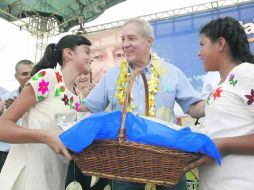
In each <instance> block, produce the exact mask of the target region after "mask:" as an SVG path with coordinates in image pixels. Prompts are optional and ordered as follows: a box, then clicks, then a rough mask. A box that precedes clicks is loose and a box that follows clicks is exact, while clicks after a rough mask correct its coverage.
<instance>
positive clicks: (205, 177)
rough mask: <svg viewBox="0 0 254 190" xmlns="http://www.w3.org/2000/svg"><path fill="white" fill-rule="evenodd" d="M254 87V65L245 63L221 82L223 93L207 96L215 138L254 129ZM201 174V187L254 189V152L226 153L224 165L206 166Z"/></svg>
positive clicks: (210, 131) (205, 189)
mask: <svg viewBox="0 0 254 190" xmlns="http://www.w3.org/2000/svg"><path fill="white" fill-rule="evenodd" d="M232 78H233V79H232ZM230 79H231V80H230ZM233 83H235V84H234V85H233ZM251 90H254V65H253V64H249V63H242V64H240V65H238V66H237V67H235V68H234V69H233V70H232V71H231V72H230V73H229V75H228V77H227V79H226V80H225V81H224V82H223V83H222V84H220V85H219V86H218V88H217V92H219V91H220V92H219V93H218V95H219V96H215V94H216V93H213V94H212V95H211V96H210V97H209V98H208V100H207V105H206V117H205V121H204V125H205V128H206V130H207V132H208V135H209V136H210V137H211V138H219V137H233V136H243V135H248V134H252V133H254V102H253V103H252V101H249V99H248V98H247V96H246V95H251ZM215 92H216V90H215ZM253 96H254V94H253ZM253 98H254V97H253ZM248 101H249V102H248ZM248 103H249V104H248ZM250 143H251V142H250ZM199 175H200V190H219V189H223V190H253V189H254V156H249V155H228V156H225V157H223V159H222V165H221V167H220V166H218V165H216V164H214V165H212V166H203V167H201V168H200V171H199Z"/></svg>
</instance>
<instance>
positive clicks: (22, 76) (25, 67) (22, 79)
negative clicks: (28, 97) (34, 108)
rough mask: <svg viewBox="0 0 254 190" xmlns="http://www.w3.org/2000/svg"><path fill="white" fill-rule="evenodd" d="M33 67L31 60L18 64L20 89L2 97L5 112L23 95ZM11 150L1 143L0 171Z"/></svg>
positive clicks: (20, 121)
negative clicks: (22, 92)
mask: <svg viewBox="0 0 254 190" xmlns="http://www.w3.org/2000/svg"><path fill="white" fill-rule="evenodd" d="M33 67H34V63H33V62H32V61H29V60H21V61H19V62H18V63H17V64H16V66H15V78H16V80H17V81H18V82H19V87H18V88H17V89H15V90H14V91H12V92H9V93H5V94H4V95H3V96H2V97H1V99H2V104H3V102H4V104H5V106H4V108H3V109H4V110H5V109H8V107H9V106H10V105H11V104H12V103H13V101H15V99H16V98H17V96H18V95H19V94H20V93H21V91H22V89H23V88H24V86H25V85H26V83H27V81H28V80H29V79H30V78H31V73H32V71H33ZM0 104H1V102H0ZM0 106H1V105H0ZM0 108H1V107H0ZM4 110H3V111H4ZM21 123H22V119H19V120H18V121H17V124H19V125H21ZM9 150H10V144H7V143H2V142H0V171H1V170H2V167H3V165H4V162H5V160H6V157H7V155H8V152H9Z"/></svg>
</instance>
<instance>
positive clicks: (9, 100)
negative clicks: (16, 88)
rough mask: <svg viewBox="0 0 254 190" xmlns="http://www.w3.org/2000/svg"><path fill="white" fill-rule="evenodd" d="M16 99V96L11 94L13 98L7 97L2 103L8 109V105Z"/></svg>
mask: <svg viewBox="0 0 254 190" xmlns="http://www.w3.org/2000/svg"><path fill="white" fill-rule="evenodd" d="M16 99H17V96H13V98H9V99H7V100H5V102H4V105H5V107H6V109H8V108H9V107H10V105H11V104H12V103H13V102H14V101H15V100H16Z"/></svg>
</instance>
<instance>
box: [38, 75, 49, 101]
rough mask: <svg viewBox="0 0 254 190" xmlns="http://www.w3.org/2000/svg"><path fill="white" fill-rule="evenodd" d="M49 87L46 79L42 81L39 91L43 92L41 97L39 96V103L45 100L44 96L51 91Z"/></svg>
mask: <svg viewBox="0 0 254 190" xmlns="http://www.w3.org/2000/svg"><path fill="white" fill-rule="evenodd" d="M48 85H49V82H46V81H45V80H44V79H42V81H41V82H40V83H39V88H38V91H39V92H41V94H42V95H41V96H37V98H38V100H39V102H41V101H42V100H44V99H45V97H44V95H45V93H46V92H48V91H49V89H48Z"/></svg>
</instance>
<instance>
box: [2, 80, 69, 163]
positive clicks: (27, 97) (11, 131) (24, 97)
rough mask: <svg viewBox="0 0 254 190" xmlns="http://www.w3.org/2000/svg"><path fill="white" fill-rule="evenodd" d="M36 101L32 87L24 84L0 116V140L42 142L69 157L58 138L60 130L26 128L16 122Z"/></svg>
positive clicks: (13, 142) (8, 141)
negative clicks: (16, 96) (19, 92)
mask: <svg viewBox="0 0 254 190" xmlns="http://www.w3.org/2000/svg"><path fill="white" fill-rule="evenodd" d="M36 103H37V102H36V98H35V94H34V91H33V88H32V87H31V86H30V85H28V86H26V87H25V88H24V89H23V90H22V92H21V94H20V95H19V96H18V98H17V99H16V100H15V101H14V102H13V104H12V105H11V106H10V107H9V108H8V110H7V111H6V112H5V113H4V114H3V115H2V116H1V117H0V141H3V142H7V143H12V144H15V143H44V144H47V145H48V146H49V147H50V148H51V149H53V150H54V151H55V152H56V153H61V154H63V155H64V156H65V157H66V158H68V159H71V156H70V154H69V152H68V150H67V149H66V148H65V147H64V145H63V144H62V142H61V141H60V140H59V138H58V135H59V134H60V133H61V131H57V130H46V129H45V130H44V129H26V128H22V127H20V126H18V125H17V124H16V122H17V121H18V119H19V118H21V117H22V116H23V115H24V114H25V113H26V112H28V111H29V110H30V108H31V107H32V106H34V105H35V104H36Z"/></svg>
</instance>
